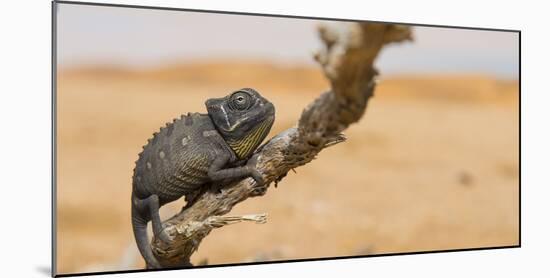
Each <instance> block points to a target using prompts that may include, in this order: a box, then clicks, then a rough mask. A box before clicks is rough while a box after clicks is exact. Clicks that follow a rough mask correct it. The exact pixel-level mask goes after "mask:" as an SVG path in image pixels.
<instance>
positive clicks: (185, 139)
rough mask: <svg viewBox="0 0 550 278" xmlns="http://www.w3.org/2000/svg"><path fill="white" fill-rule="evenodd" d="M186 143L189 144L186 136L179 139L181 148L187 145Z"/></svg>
mask: <svg viewBox="0 0 550 278" xmlns="http://www.w3.org/2000/svg"><path fill="white" fill-rule="evenodd" d="M187 143H189V137H187V136H186V137H183V138H182V139H181V144H182V145H183V146H185V145H187Z"/></svg>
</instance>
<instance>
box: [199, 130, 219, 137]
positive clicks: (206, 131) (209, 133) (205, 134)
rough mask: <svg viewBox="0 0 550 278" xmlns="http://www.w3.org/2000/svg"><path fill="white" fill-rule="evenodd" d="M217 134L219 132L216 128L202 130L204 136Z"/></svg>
mask: <svg viewBox="0 0 550 278" xmlns="http://www.w3.org/2000/svg"><path fill="white" fill-rule="evenodd" d="M216 134H218V132H217V131H215V130H205V131H203V132H202V136H203V137H209V136H214V135H216Z"/></svg>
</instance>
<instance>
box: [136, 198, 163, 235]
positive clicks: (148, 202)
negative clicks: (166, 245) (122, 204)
mask: <svg viewBox="0 0 550 278" xmlns="http://www.w3.org/2000/svg"><path fill="white" fill-rule="evenodd" d="M135 205H136V208H138V210H140V211H142V212H145V211H147V212H148V213H149V216H150V219H151V224H152V226H153V234H155V236H156V237H158V238H159V239H160V240H162V241H164V242H168V241H170V237H169V236H168V234H167V233H166V232H165V231H164V230H163V228H162V222H161V221H160V214H159V209H160V205H159V197H158V196H157V195H155V194H153V195H151V196H149V197H148V198H146V199H140V200H137V202H136V203H135Z"/></svg>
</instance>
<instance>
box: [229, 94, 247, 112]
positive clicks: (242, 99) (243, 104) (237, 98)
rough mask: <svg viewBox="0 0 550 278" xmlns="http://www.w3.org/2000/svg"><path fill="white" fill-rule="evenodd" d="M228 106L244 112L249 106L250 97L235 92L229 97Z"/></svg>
mask: <svg viewBox="0 0 550 278" xmlns="http://www.w3.org/2000/svg"><path fill="white" fill-rule="evenodd" d="M229 104H230V106H231V108H233V109H236V110H246V109H248V108H249V106H250V95H248V94H247V93H244V92H237V93H235V94H233V95H232V96H231V99H230V101H229Z"/></svg>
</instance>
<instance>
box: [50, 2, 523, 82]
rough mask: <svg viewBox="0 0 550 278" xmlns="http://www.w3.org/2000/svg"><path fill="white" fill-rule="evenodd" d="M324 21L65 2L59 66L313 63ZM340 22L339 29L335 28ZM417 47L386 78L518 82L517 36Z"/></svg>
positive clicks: (451, 34)
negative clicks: (443, 76) (462, 76)
mask: <svg viewBox="0 0 550 278" xmlns="http://www.w3.org/2000/svg"><path fill="white" fill-rule="evenodd" d="M320 22H322V21H317V20H309V19H293V18H279V17H277V18H275V17H263V16H244V15H227V14H212V13H197V12H186V11H166V10H150V9H133V8H120V7H99V6H87V5H74V4H59V9H58V23H57V28H58V29H57V31H58V32H57V36H58V42H57V43H58V44H57V51H58V54H57V55H58V59H59V60H58V63H59V66H60V67H71V66H79V65H86V64H114V65H122V66H132V67H147V66H151V65H155V66H156V65H162V64H165V63H178V62H186V61H192V60H198V59H203V58H208V59H215V58H235V59H237V58H248V59H261V60H264V61H272V62H274V63H290V64H295V63H298V64H311V65H313V64H314V62H313V60H312V58H311V57H312V53H313V51H314V50H317V49H318V48H319V47H320V43H319V40H318V38H317V35H316V31H315V30H316V29H315V27H316V25H317V24H319V23H320ZM332 24H334V23H332ZM414 35H415V41H414V42H413V43H406V44H400V45H396V46H390V47H388V48H387V49H385V50H384V51H383V52H382V54H381V56H380V57H379V59H378V61H377V66H378V68H379V69H380V70H381V72H382V73H384V75H388V74H389V75H391V74H401V73H405V74H411V73H415V74H422V73H481V74H487V75H493V76H496V77H503V78H510V77H512V78H514V77H517V76H518V62H519V61H518V55H519V50H518V47H519V45H518V40H519V35H518V34H517V33H512V32H499V31H477V30H463V29H452V28H436V27H414Z"/></svg>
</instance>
